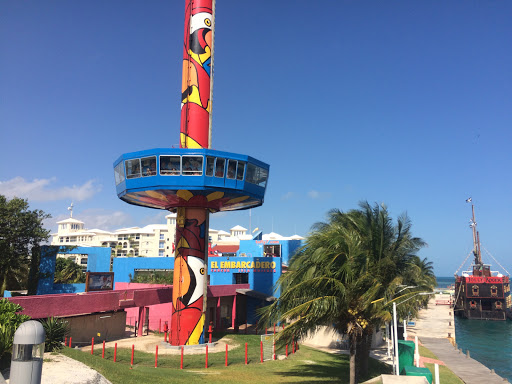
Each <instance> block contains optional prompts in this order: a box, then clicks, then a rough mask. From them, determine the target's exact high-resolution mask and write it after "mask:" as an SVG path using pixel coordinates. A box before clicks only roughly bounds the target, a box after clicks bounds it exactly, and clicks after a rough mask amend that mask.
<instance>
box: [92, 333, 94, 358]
mask: <svg viewBox="0 0 512 384" xmlns="http://www.w3.org/2000/svg"><path fill="white" fill-rule="evenodd" d="M93 354H94V337H93V338H92V339H91V355H93Z"/></svg>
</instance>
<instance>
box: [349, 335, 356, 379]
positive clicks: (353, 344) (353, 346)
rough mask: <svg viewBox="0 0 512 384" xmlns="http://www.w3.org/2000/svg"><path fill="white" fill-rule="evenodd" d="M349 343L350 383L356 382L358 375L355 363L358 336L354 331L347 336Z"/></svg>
mask: <svg viewBox="0 0 512 384" xmlns="http://www.w3.org/2000/svg"><path fill="white" fill-rule="evenodd" d="M349 340H350V345H349V351H350V365H349V366H350V384H357V383H358V375H357V364H356V355H357V342H358V337H357V335H356V334H355V333H353V334H351V335H350V337H349Z"/></svg>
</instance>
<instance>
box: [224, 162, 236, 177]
mask: <svg viewBox="0 0 512 384" xmlns="http://www.w3.org/2000/svg"><path fill="white" fill-rule="evenodd" d="M226 177H227V178H228V179H234V178H235V177H236V160H231V159H230V160H228V174H227V176H226Z"/></svg>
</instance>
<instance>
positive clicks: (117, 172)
mask: <svg viewBox="0 0 512 384" xmlns="http://www.w3.org/2000/svg"><path fill="white" fill-rule="evenodd" d="M114 176H115V178H116V185H118V184H120V183H122V182H123V181H124V170H123V162H120V163H119V164H117V165H116V167H115V168H114Z"/></svg>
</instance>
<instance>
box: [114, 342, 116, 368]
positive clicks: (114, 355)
mask: <svg viewBox="0 0 512 384" xmlns="http://www.w3.org/2000/svg"><path fill="white" fill-rule="evenodd" d="M116 360H117V343H116V345H115V346H114V363H115V362H116Z"/></svg>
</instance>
